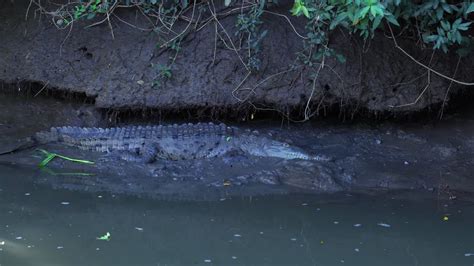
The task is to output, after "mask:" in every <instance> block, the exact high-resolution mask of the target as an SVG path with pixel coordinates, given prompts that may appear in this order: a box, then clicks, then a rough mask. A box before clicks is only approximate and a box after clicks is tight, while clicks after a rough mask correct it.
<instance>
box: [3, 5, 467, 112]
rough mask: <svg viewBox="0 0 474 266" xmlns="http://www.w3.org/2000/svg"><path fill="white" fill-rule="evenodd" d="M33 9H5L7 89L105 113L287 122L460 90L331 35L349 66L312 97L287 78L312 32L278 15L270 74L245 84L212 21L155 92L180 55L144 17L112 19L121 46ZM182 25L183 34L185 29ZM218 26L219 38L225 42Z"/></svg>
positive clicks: (463, 63)
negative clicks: (78, 99)
mask: <svg viewBox="0 0 474 266" xmlns="http://www.w3.org/2000/svg"><path fill="white" fill-rule="evenodd" d="M29 3H30V1H29V0H17V1H14V4H12V2H10V1H2V2H1V3H0V23H1V24H2V25H3V26H2V27H0V36H1V41H0V81H3V82H6V83H9V84H17V83H18V84H19V83H21V82H25V81H26V82H37V83H39V84H44V85H46V87H47V88H50V89H53V90H65V91H70V92H84V93H85V94H87V95H88V96H91V97H92V98H95V104H96V106H97V107H104V108H132V109H133V108H134V109H145V108H155V109H160V110H182V109H196V108H197V109H215V110H222V109H223V108H233V109H234V110H235V109H240V110H247V111H250V112H252V111H253V110H254V109H255V108H267V109H277V110H279V111H281V112H283V113H286V112H288V111H289V110H292V109H296V110H300V111H302V110H303V109H304V108H305V106H306V103H307V102H308V101H309V100H310V103H311V105H310V106H311V110H309V112H308V114H321V113H323V108H324V107H327V106H334V105H336V106H339V107H341V108H342V109H343V110H351V111H353V110H357V109H358V108H367V109H368V110H370V111H375V112H379V111H392V112H395V113H397V112H406V111H408V112H414V111H418V110H420V109H423V108H426V107H428V106H433V105H435V106H436V105H437V104H440V103H441V102H443V101H444V100H445V98H446V92H447V90H448V88H449V90H450V92H451V93H459V91H460V89H461V87H459V86H457V85H456V84H453V85H452V86H450V84H449V82H447V81H446V80H442V79H440V78H438V77H437V76H436V75H434V74H431V75H430V78H428V72H427V71H426V69H424V68H422V67H420V66H418V65H416V64H415V63H414V62H412V61H411V60H410V59H409V58H407V57H406V56H404V55H402V53H401V52H400V51H399V50H397V49H396V48H395V47H394V44H393V42H392V40H391V39H389V38H387V37H386V36H383V34H379V35H378V36H376V38H375V39H374V40H373V41H370V42H369V43H363V42H361V41H360V40H359V39H358V38H354V37H353V36H351V35H349V34H346V33H344V32H343V31H340V32H339V31H338V33H336V34H334V35H333V36H331V45H332V46H333V47H334V48H335V49H336V50H337V51H340V52H341V53H342V54H344V55H345V57H346V58H347V62H346V63H345V64H342V63H338V62H337V61H335V60H332V59H328V60H327V61H326V62H325V64H326V67H324V68H323V69H322V71H321V72H320V75H319V77H318V80H317V82H316V83H315V87H314V91H313V86H312V83H313V82H312V80H311V78H310V75H309V69H307V68H297V70H295V71H289V70H288V69H289V66H290V65H293V64H294V63H295V59H296V53H297V52H298V51H299V50H301V48H302V47H301V46H302V41H301V38H300V37H298V36H297V35H296V34H295V30H296V31H297V32H304V27H303V26H304V19H302V18H299V19H297V18H293V17H291V16H290V19H291V20H292V23H293V25H294V27H295V30H294V29H293V28H292V27H291V26H290V24H289V23H288V22H287V21H286V19H285V18H283V17H280V16H276V15H274V14H270V13H268V14H265V15H264V20H265V21H266V22H267V23H265V25H266V26H264V27H267V28H266V30H268V35H267V37H266V38H265V39H264V40H263V44H262V55H261V59H262V67H261V70H260V71H259V72H258V73H255V74H251V75H250V76H248V77H247V78H246V76H247V71H246V69H245V67H244V65H243V64H242V62H241V61H240V59H239V56H238V55H237V54H236V53H235V52H234V51H232V50H229V49H228V48H227V46H228V45H229V44H224V42H222V41H221V39H219V38H218V37H217V35H216V25H217V24H216V23H215V22H211V23H208V24H206V25H204V26H203V27H202V28H200V30H199V31H197V32H196V31H190V32H189V34H187V35H186V38H184V40H183V41H182V47H181V50H180V52H179V53H178V54H177V57H176V61H175V64H174V65H173V66H172V69H171V71H172V78H171V79H170V80H167V81H165V82H161V84H160V85H159V86H154V87H153V83H154V81H156V78H157V76H158V75H159V70H157V69H156V67H152V65H155V66H156V65H159V64H164V63H166V62H167V60H168V58H169V57H170V56H174V53H173V52H172V51H169V50H167V51H163V50H160V49H158V48H157V44H158V43H160V41H162V40H163V38H165V39H166V38H170V36H159V35H157V34H155V33H154V32H153V31H152V30H151V29H152V25H150V24H149V20H148V19H146V18H145V17H144V16H143V15H141V14H140V13H139V12H138V11H137V10H135V9H131V8H124V9H118V10H117V12H116V15H117V17H115V16H114V17H112V18H111V19H112V20H111V24H110V26H111V27H112V29H113V35H114V38H112V34H111V28H110V26H109V25H108V24H107V23H102V24H100V25H98V26H94V27H90V28H85V27H86V26H87V25H90V24H92V23H94V22H97V21H99V20H100V19H101V18H97V21H96V20H90V21H86V22H81V23H82V24H81V23H75V24H74V27H73V28H72V30H71V31H69V29H67V30H58V29H57V27H56V26H55V25H54V23H53V21H54V20H52V19H51V17H50V16H46V15H44V14H41V13H42V12H41V11H40V10H38V9H37V6H35V5H32V6H31V7H30V9H29V12H27V8H28V4H29ZM56 7H57V6H56ZM290 7H291V2H288V1H287V2H282V3H281V5H280V7H275V8H274V9H272V10H271V11H272V12H276V13H281V14H285V15H289V12H288V10H289V9H290ZM44 8H45V9H47V10H51V9H52V8H53V7H52V6H48V5H46V6H44ZM202 12H203V13H202V16H203V17H206V16H209V15H210V14H209V12H208V10H207V11H206V10H205V9H204V10H203V11H202ZM25 18H26V19H25ZM124 22H126V23H124ZM219 22H220V23H221V25H222V26H223V27H224V28H225V29H226V30H228V31H229V32H232V29H233V28H234V27H235V23H236V15H229V16H225V17H222V18H220V19H219ZM130 25H133V26H130ZM176 25H177V26H176V31H177V32H179V31H180V30H181V29H183V28H184V27H185V25H186V24H185V23H184V22H182V23H181V22H178V23H177V24H176ZM217 26H218V25H217ZM219 27H220V26H219ZM219 27H218V31H217V33H218V34H220V36H225V34H224V31H223V30H222V29H219ZM140 29H150V30H140ZM232 38H233V41H234V42H237V39H235V38H234V37H232ZM224 40H225V38H224ZM228 41H230V40H228ZM399 43H400V45H401V46H402V47H403V48H404V49H405V50H406V51H407V52H409V53H410V54H412V55H414V56H415V57H416V58H417V59H418V60H420V61H421V62H423V63H425V64H428V65H430V67H432V68H433V69H436V70H437V71H439V72H442V73H444V74H446V75H448V76H455V77H456V78H458V79H460V80H464V81H471V82H472V81H473V80H472V73H473V71H474V65H473V63H472V62H473V61H474V60H473V58H472V57H471V58H464V59H462V60H460V62H459V66H458V67H457V72H456V71H455V70H456V64H457V58H456V56H453V55H444V54H442V53H440V52H436V53H434V54H432V51H431V50H420V49H418V48H415V45H414V44H413V42H412V40H404V39H400V40H399ZM226 45H227V46H226ZM432 55H433V57H431V56H432ZM455 72H456V73H455ZM277 73H280V74H277ZM276 74H277V75H276ZM427 85H428V88H427V90H426V92H425V93H424V94H423V95H422V97H421V98H420V100H419V101H418V102H417V103H416V104H412V105H408V106H406V107H403V108H393V106H399V105H404V104H409V103H412V102H414V101H415V99H417V97H418V96H419V95H420V93H421V92H422V91H423V90H424V88H425V87H426V86H427ZM448 100H449V97H448Z"/></svg>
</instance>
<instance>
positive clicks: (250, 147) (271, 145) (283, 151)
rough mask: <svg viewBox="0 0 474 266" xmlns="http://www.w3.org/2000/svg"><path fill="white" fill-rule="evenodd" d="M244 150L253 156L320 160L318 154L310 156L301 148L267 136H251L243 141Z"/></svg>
mask: <svg viewBox="0 0 474 266" xmlns="http://www.w3.org/2000/svg"><path fill="white" fill-rule="evenodd" d="M244 146H245V150H246V151H247V152H248V153H249V154H252V155H254V156H261V157H276V158H283V159H287V160H292V159H300V160H320V159H321V158H320V157H319V156H312V155H310V154H308V153H307V152H305V151H304V150H303V149H301V148H298V147H294V146H290V145H289V144H288V143H284V142H280V141H275V140H270V139H267V138H260V139H257V138H251V139H248V140H247V141H246V143H245V145H244Z"/></svg>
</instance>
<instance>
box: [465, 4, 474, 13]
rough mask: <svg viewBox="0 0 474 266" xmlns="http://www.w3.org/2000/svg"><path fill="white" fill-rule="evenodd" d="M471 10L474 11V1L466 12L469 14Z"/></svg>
mask: <svg viewBox="0 0 474 266" xmlns="http://www.w3.org/2000/svg"><path fill="white" fill-rule="evenodd" d="M471 12H474V3H471V4H470V5H469V7H468V8H467V10H466V14H469V13H471Z"/></svg>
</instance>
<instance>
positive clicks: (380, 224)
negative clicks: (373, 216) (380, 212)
mask: <svg viewBox="0 0 474 266" xmlns="http://www.w3.org/2000/svg"><path fill="white" fill-rule="evenodd" d="M377 225H378V226H382V227H385V228H390V227H392V226H391V225H389V224H386V223H378V224H377Z"/></svg>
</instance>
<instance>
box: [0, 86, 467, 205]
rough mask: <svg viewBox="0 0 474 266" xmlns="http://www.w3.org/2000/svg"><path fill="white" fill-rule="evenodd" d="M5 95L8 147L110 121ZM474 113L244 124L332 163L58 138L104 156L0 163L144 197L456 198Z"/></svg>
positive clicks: (82, 109)
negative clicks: (177, 155)
mask: <svg viewBox="0 0 474 266" xmlns="http://www.w3.org/2000/svg"><path fill="white" fill-rule="evenodd" d="M1 96H2V97H1V98H0V106H2V107H4V108H3V109H2V110H3V111H2V112H1V113H0V136H2V137H1V139H0V140H1V141H0V151H1V150H5V149H8V148H9V147H11V146H12V145H15V143H16V142H15V141H16V140H17V139H18V138H21V137H23V136H28V135H31V134H33V133H34V132H36V131H38V130H42V129H47V128H48V127H50V126H60V125H81V126H86V125H90V123H91V121H95V122H94V125H104V124H106V123H107V121H104V120H102V117H101V116H100V114H98V113H94V112H92V111H90V109H88V108H87V106H84V105H77V104H72V103H71V104H69V103H62V102H58V101H54V100H51V99H48V98H46V99H41V98H34V99H29V100H26V99H24V98H18V97H11V96H7V95H1ZM87 110H89V111H87ZM473 117H474V110H471V111H470V112H467V113H464V114H463V115H462V116H461V115H453V116H451V117H449V118H448V119H446V121H443V122H440V123H438V124H431V123H425V124H422V125H420V123H417V124H413V125H410V124H404V125H399V124H393V123H385V124H381V125H369V124H365V123H359V124H353V125H351V124H340V123H334V124H333V123H330V122H324V123H323V122H318V123H314V124H311V123H307V124H304V125H288V126H284V127H282V126H281V125H280V124H279V123H278V125H275V123H274V122H269V123H268V122H267V123H264V122H253V123H251V124H246V125H245V126H242V127H245V128H250V129H252V130H257V131H259V134H262V135H265V136H268V137H271V138H274V139H278V140H283V141H286V142H288V143H291V145H296V146H299V147H302V148H303V149H305V150H306V151H308V152H310V153H313V154H321V155H324V156H327V157H330V158H332V160H331V161H329V162H319V161H299V160H290V161H284V160H280V159H271V158H257V157H250V156H249V157H245V156H237V157H232V156H231V157H225V158H212V159H204V160H184V161H157V162H156V163H153V164H138V163H129V162H125V161H122V160H119V159H118V158H117V157H116V156H111V155H107V154H102V153H93V152H87V151H81V150H78V149H73V148H68V147H64V146H62V145H57V144H56V145H54V144H52V145H48V146H44V147H42V148H45V149H47V150H50V151H52V152H57V153H60V154H64V155H67V156H71V157H77V158H84V159H89V160H92V161H95V162H96V164H95V165H93V166H90V165H78V164H73V163H70V162H66V161H61V160H55V161H53V162H52V163H50V165H49V167H48V169H47V170H39V169H38V168H37V164H38V163H39V162H40V161H41V160H42V156H41V154H40V153H38V152H35V151H34V150H25V151H22V152H19V153H14V154H10V155H6V156H0V162H2V164H4V165H5V164H6V165H10V166H9V167H12V169H15V168H21V167H26V168H28V169H33V170H34V173H35V174H33V175H32V176H28V177H27V178H31V179H32V180H34V181H35V182H37V183H41V184H46V185H49V186H53V187H56V188H58V189H73V190H81V191H109V192H112V193H124V194H133V195H137V196H142V197H155V198H169V199H185V200H209V199H214V200H215V199H220V198H222V197H232V196H242V195H248V196H252V195H264V194H281V193H292V192H305V193H335V192H362V193H372V192H375V193H380V192H392V191H404V190H410V191H424V192H427V193H434V194H435V195H436V196H437V197H442V198H448V199H449V198H451V199H454V198H456V197H459V195H464V193H466V194H469V195H472V194H473V193H474V176H473V174H472V173H473V170H474V161H473V160H472V158H473V156H474V134H473V133H474V119H473ZM149 123H156V122H150V121H149ZM12 171H13V170H12ZM29 171H30V172H31V170H29Z"/></svg>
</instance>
